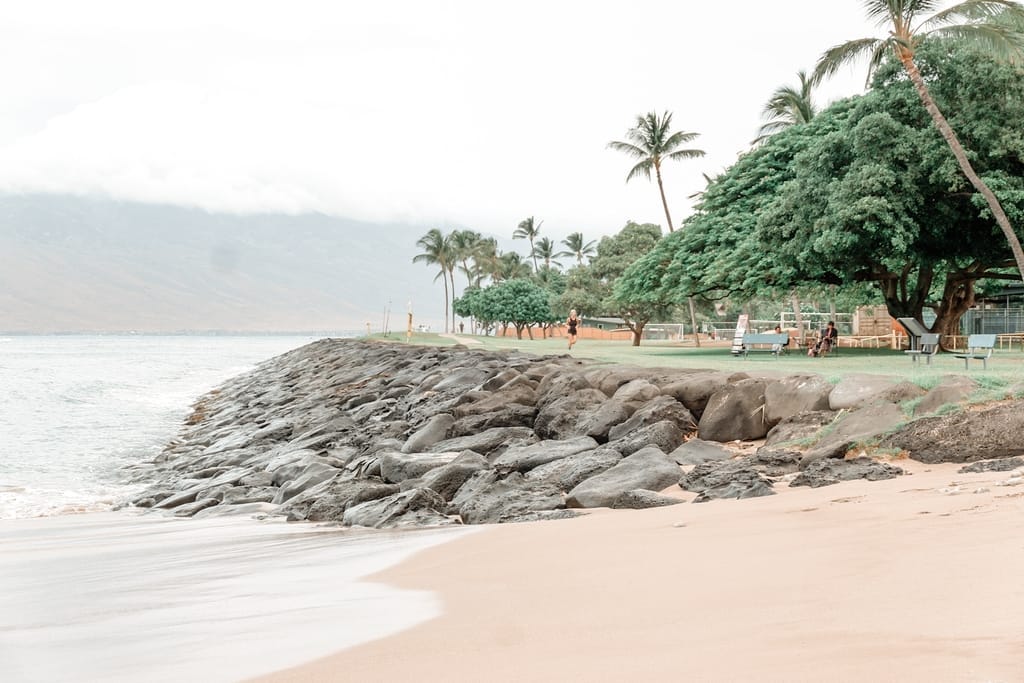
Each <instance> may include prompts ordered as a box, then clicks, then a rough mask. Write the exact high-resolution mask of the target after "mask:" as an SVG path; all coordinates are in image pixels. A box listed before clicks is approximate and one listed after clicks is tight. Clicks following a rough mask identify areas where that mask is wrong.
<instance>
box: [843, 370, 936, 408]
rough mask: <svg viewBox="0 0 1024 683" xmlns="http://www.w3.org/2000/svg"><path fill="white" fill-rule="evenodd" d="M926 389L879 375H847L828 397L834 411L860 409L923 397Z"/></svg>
mask: <svg viewBox="0 0 1024 683" xmlns="http://www.w3.org/2000/svg"><path fill="white" fill-rule="evenodd" d="M924 393H925V391H924V389H922V388H921V387H919V386H917V385H916V384H911V383H910V382H897V381H896V380H894V379H893V378H891V377H880V376H878V375H847V376H846V377H843V378H842V379H841V380H839V383H838V384H837V385H836V386H835V388H834V389H832V393H830V394H829V396H828V403H829V407H830V408H831V409H832V410H842V409H844V408H860V407H862V406H866V405H870V404H872V403H877V402H879V401H887V402H889V403H898V402H900V401H906V400H908V399H912V398H917V397H919V396H923V395H924Z"/></svg>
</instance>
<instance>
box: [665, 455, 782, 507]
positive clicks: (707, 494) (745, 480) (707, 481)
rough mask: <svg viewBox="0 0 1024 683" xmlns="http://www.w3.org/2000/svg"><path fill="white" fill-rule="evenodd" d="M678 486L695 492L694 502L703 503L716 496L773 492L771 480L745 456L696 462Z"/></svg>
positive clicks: (747, 495)
mask: <svg viewBox="0 0 1024 683" xmlns="http://www.w3.org/2000/svg"><path fill="white" fill-rule="evenodd" d="M679 486H680V487H682V488H683V489H684V490H686V491H693V492H695V493H696V494H697V497H696V498H694V499H693V502H694V503H706V502H707V501H709V500H715V499H718V498H758V497H760V496H771V495H774V494H775V490H774V489H772V482H771V481H770V480H768V479H766V478H765V477H764V476H763V475H762V474H761V473H760V472H759V471H758V470H757V468H756V467H754V466H753V465H752V464H751V463H750V462H749V461H748V460H747V459H746V458H744V459H742V460H734V461H730V462H722V463H716V462H709V463H704V464H703V465H697V466H696V467H694V468H693V469H692V470H691V471H690V472H688V473H686V474H685V475H683V477H682V478H681V479H680V480H679Z"/></svg>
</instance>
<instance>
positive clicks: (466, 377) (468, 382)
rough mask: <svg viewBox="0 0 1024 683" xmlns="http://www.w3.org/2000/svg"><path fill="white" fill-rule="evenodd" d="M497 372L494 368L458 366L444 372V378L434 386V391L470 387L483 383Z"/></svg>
mask: <svg viewBox="0 0 1024 683" xmlns="http://www.w3.org/2000/svg"><path fill="white" fill-rule="evenodd" d="M495 374H496V373H495V372H494V371H493V370H487V369H480V368H458V369H455V370H450V371H448V372H446V373H445V374H444V378H442V379H441V380H440V381H438V382H437V383H436V384H434V386H433V390H434V391H445V390H449V389H469V388H470V387H475V386H479V385H481V384H483V383H484V382H486V381H487V380H489V379H491V377H493V376H494V375H495Z"/></svg>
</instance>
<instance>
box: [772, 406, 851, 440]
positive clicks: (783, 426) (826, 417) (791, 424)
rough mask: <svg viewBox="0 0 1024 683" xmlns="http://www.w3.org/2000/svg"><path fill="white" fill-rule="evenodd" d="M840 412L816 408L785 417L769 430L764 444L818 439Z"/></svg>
mask: <svg viewBox="0 0 1024 683" xmlns="http://www.w3.org/2000/svg"><path fill="white" fill-rule="evenodd" d="M840 416H841V415H840V413H836V412H832V411H831V410H815V411H813V412H809V413H799V414H797V415H792V416H790V417H787V418H785V419H783V420H782V421H781V422H779V423H778V424H777V425H775V426H774V427H772V428H771V429H770V430H769V431H768V436H767V437H766V438H765V441H764V445H765V446H766V447H768V448H776V447H778V446H784V445H788V444H796V443H797V442H810V441H817V440H818V439H817V438H816V437H818V435H819V433H820V432H821V430H822V429H824V428H825V427H827V426H828V425H830V424H832V423H833V422H835V420H836V419H837V418H838V417H840Z"/></svg>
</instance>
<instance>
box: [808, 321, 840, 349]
mask: <svg viewBox="0 0 1024 683" xmlns="http://www.w3.org/2000/svg"><path fill="white" fill-rule="evenodd" d="M838 339H839V330H837V329H836V324H835V323H834V322H833V321H831V320H829V321H828V325H827V326H825V327H824V328H823V329H821V330H820V331H819V332H818V341H817V342H816V343H815V344H814V346H812V347H811V348H809V349H808V350H807V355H808V356H824V355H825V354H827V353H828V352H829V351H831V350H832V347H833V346H835V345H836V341H838Z"/></svg>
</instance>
